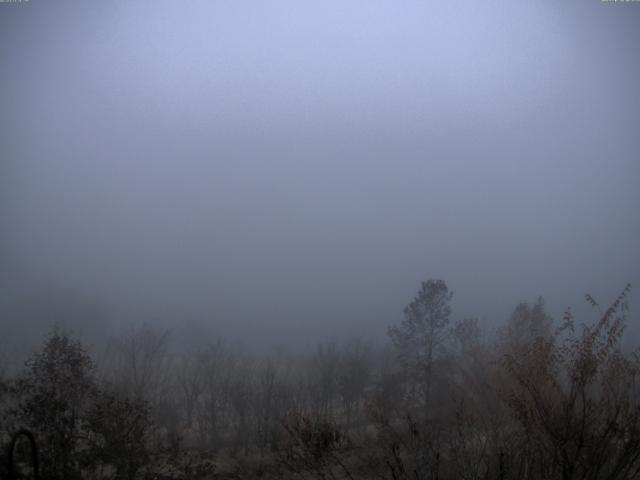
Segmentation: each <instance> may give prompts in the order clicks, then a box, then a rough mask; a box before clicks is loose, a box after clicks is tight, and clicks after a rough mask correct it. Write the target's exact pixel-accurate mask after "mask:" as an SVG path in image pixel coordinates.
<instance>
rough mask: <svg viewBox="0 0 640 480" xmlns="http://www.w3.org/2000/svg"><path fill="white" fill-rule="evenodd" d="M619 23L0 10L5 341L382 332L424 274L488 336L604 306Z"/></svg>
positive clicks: (615, 241) (556, 12) (632, 176)
mask: <svg viewBox="0 0 640 480" xmlns="http://www.w3.org/2000/svg"><path fill="white" fill-rule="evenodd" d="M639 27H640V8H639V5H638V4H635V3H613V2H600V1H596V0H593V1H580V2H578V1H566V2H555V1H547V0H542V1H538V2H521V1H513V2H498V1H489V2H418V1H410V0H406V1H405V0H403V1H397V0H395V1H382V0H379V1H367V2H365V1H360V0H352V1H348V2H345V1H334V0H325V1H323V2H310V1H280V0H278V1H272V2H244V1H242V2H237V1H234V2H231V1H226V2H221V1H216V2H205V1H198V0H194V1H191V2H176V1H154V2H151V1H149V2H143V1H136V2H131V1H128V2H125V1H105V2H80V1H77V2H63V1H60V2H44V1H39V0H32V1H28V2H27V1H23V2H20V3H1V4H0V69H1V70H0V71H1V72H2V75H1V77H0V78H1V88H0V106H1V108H0V126H1V128H0V145H1V150H0V151H1V153H2V157H1V158H0V314H1V317H0V318H1V319H0V322H1V325H2V330H4V331H5V335H6V337H5V339H12V340H11V342H14V344H19V343H20V342H25V341H26V340H25V338H27V337H29V336H36V337H37V340H36V343H37V342H39V341H40V339H41V338H42V335H43V333H44V332H45V330H44V327H43V326H44V325H49V324H51V323H52V322H55V321H61V322H63V323H64V322H65V321H67V320H68V321H71V324H72V326H73V328H75V329H78V330H80V331H81V332H83V335H85V336H86V337H90V338H92V339H97V338H100V337H101V336H104V335H107V334H108V332H109V331H110V329H112V328H114V327H115V326H117V325H123V324H128V323H129V322H149V323H154V322H156V323H157V324H158V325H163V326H172V327H176V328H178V327H184V326H188V325H191V327H190V328H191V330H190V331H191V333H190V334H189V335H192V336H193V337H198V336H201V335H202V334H203V333H202V332H207V334H209V333H210V334H211V335H221V336H225V337H227V338H230V339H233V340H234V341H235V340H240V341H242V342H244V343H246V344H247V345H249V346H251V347H252V348H258V349H264V350H268V349H270V348H273V347H274V346H278V345H281V346H287V348H293V349H297V348H304V347H306V346H308V345H312V344H315V342H317V341H319V340H322V339H326V338H332V337H344V336H347V335H363V336H366V337H369V338H373V339H376V338H383V337H384V335H385V334H386V328H387V326H388V325H390V324H391V323H394V322H396V321H398V319H399V318H401V316H402V309H403V308H404V307H405V306H406V305H407V303H408V302H409V301H410V300H411V298H412V297H413V295H414V294H415V292H416V290H417V289H418V286H419V284H420V281H422V280H425V279H428V278H444V279H446V281H447V284H448V285H449V286H450V288H451V289H452V290H453V291H454V292H455V295H454V298H453V304H452V305H453V316H454V317H456V318H463V317H467V316H477V317H480V318H481V319H482V321H483V322H484V324H485V325H486V326H488V327H491V326H493V325H496V324H497V323H498V322H501V321H502V320H504V318H506V317H507V316H508V314H509V312H510V311H511V310H512V309H513V307H514V306H515V304H516V303H517V302H520V301H525V300H535V299H536V298H537V296H538V295H542V296H543V297H544V298H545V300H546V302H547V307H548V310H549V312H550V313H551V314H552V315H553V316H554V317H556V318H558V317H560V316H561V315H562V312H563V311H564V309H565V308H566V307H567V306H569V305H571V306H574V307H575V308H577V309H578V310H579V308H581V306H582V305H583V304H584V295H585V294H586V293H590V294H592V295H594V297H597V298H598V299H602V301H603V302H606V301H608V300H611V299H613V298H615V295H617V293H618V292H619V291H620V290H621V289H622V288H623V287H624V285H626V283H627V282H630V283H632V284H633V285H638V284H639V283H640V282H639V280H640V268H639V267H640V253H639V252H638V245H639V244H640V242H639V237H640V216H639V215H638V212H639V211H640V210H639V207H640V193H639V189H638V182H639V181H640V162H639V158H638V152H640V135H638V127H639V125H640V89H639V88H638V87H639V86H640V61H639V59H638V58H639V57H638V52H637V46H638V44H640V28H639ZM634 297H635V298H637V293H634V292H633V291H632V293H631V308H632V309H631V312H632V315H631V316H632V318H631V320H633V319H634V318H633V317H634V316H637V315H636V313H635V312H637V307H636V306H635V303H637V302H635V303H634V301H633V300H634ZM634 307H635V308H634ZM630 328H631V331H632V332H636V333H635V334H634V335H635V340H637V339H638V337H637V332H639V331H640V329H638V328H635V327H634V326H633V322H632V325H631V327H630ZM634 328H635V330H634ZM185 335H186V334H185ZM8 342H9V340H7V342H6V343H8Z"/></svg>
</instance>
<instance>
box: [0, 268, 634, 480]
mask: <svg viewBox="0 0 640 480" xmlns="http://www.w3.org/2000/svg"><path fill="white" fill-rule="evenodd" d="M629 290H630V287H629V286H627V287H625V289H624V290H623V291H622V292H621V294H620V295H619V297H618V298H616V299H615V300H614V301H613V303H612V304H611V305H610V306H608V307H606V308H604V309H603V308H602V307H601V306H600V305H599V304H598V303H597V302H596V301H595V300H594V299H593V298H592V297H591V296H587V301H588V302H589V303H590V304H591V305H592V306H593V308H594V312H595V313H596V320H595V321H594V322H592V323H583V324H577V322H576V319H575V318H574V316H573V314H572V313H571V311H570V310H569V311H567V312H566V313H565V315H564V317H563V319H562V320H561V321H560V322H559V323H554V322H553V321H552V319H551V318H550V317H549V315H548V314H547V313H546V311H545V308H544V303H543V301H542V299H539V300H538V301H537V302H535V303H533V304H527V303H522V304H519V305H517V307H516V308H515V310H514V311H513V313H512V315H511V317H510V318H509V319H508V320H507V322H506V323H505V324H504V325H503V326H502V327H501V328H500V329H499V331H498V333H497V335H495V336H493V337H490V336H489V335H484V334H483V332H482V330H481V328H480V325H479V322H478V321H477V320H476V319H460V320H457V321H452V319H451V316H452V311H451V306H450V302H451V299H452V293H451V292H450V290H449V289H448V287H447V285H446V283H445V282H444V281H442V280H429V281H426V282H423V283H422V285H421V287H420V289H419V291H418V293H417V295H416V297H415V298H414V300H413V301H412V302H411V303H410V304H409V305H408V306H407V308H406V309H405V311H404V320H403V321H402V322H401V323H399V324H398V325H394V326H391V327H390V328H389V332H388V334H389V338H390V342H389V344H388V345H387V346H386V347H384V348H379V347H377V348H374V347H373V346H372V345H370V344H369V343H367V342H365V341H363V340H360V339H350V340H348V341H345V342H343V343H340V344H338V343H329V344H323V345H319V346H318V348H317V350H316V351H315V352H313V353H312V354H309V355H285V354H279V355H273V356H271V357H259V358H257V357H255V356H251V355H249V354H243V353H241V352H238V351H235V350H233V349H230V348H229V347H227V346H226V345H225V344H224V342H221V341H215V342H212V343H211V344H210V345H209V346H208V347H207V348H204V349H199V350H197V351H192V352H188V353H184V352H182V353H177V352H176V351H174V350H173V349H172V348H171V343H170V340H171V337H170V334H169V333H168V332H167V331H163V330H158V329H154V328H151V327H149V326H142V327H135V328H132V329H131V330H130V331H127V332H126V333H124V334H122V335H120V336H119V337H116V338H113V339H111V341H110V342H109V345H108V347H107V348H106V350H105V352H104V354H103V355H101V356H100V358H99V361H98V362H97V363H96V361H94V359H92V358H91V356H90V355H89V354H88V353H87V351H86V350H85V348H84V347H83V345H82V344H81V343H80V342H78V341H77V340H74V339H73V337H72V336H70V335H68V334H65V333H64V332H62V331H60V330H58V329H55V330H53V331H52V332H51V333H50V334H49V336H48V337H47V339H46V341H45V342H44V345H43V346H42V348H41V349H40V350H39V351H37V352H35V353H34V354H33V355H32V357H31V358H30V359H29V360H28V361H27V362H26V364H25V367H24V369H23V371H22V372H20V373H19V374H18V375H12V376H7V375H4V377H2V378H0V442H1V443H2V444H3V445H9V444H10V439H11V438H12V436H13V435H14V434H15V433H16V432H18V431H19V430H20V429H27V430H29V431H30V432H32V433H33V435H34V437H35V440H36V444H37V446H38V450H39V452H38V458H39V460H40V462H39V471H40V477H41V478H48V479H52V480H57V479H60V480H62V479H74V478H76V479H80V478H86V479H116V478H117V479H131V480H133V479H152V478H153V479H166V480H169V479H200V478H202V479H205V478H211V479H213V478H301V479H360V478H362V479H364V478H378V479H390V480H396V479H412V480H427V479H464V480H481V479H505V480H506V479H525V480H526V479H531V480H538V479H540V480H543V479H544V480H554V479H559V480H570V479H571V480H573V479H576V480H577V479H584V480H587V479H623V480H624V479H633V478H639V477H640V390H639V385H638V374H639V373H640V356H639V355H638V351H631V352H629V351H623V350H622V348H621V342H620V340H621V338H622V335H623V332H624V329H625V325H626V321H627V319H626V315H627V312H628V303H627V297H628V295H629ZM3 456H4V457H3V458H2V462H0V476H2V477H3V478H5V477H8V476H9V474H10V472H9V470H8V456H9V453H8V450H5V451H4V453H3ZM13 459H14V460H13V464H14V467H15V471H14V476H15V477H16V478H19V477H20V475H23V476H27V477H28V476H29V475H33V474H34V472H33V471H31V470H30V469H32V466H31V460H30V447H29V445H28V442H27V441H26V440H24V439H23V440H20V441H17V443H16V445H15V448H14V450H13Z"/></svg>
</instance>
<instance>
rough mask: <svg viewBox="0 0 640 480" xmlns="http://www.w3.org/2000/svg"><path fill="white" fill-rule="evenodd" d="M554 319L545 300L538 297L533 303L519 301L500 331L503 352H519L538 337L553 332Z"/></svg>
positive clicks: (547, 335) (544, 336) (549, 334)
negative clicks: (548, 311)
mask: <svg viewBox="0 0 640 480" xmlns="http://www.w3.org/2000/svg"><path fill="white" fill-rule="evenodd" d="M552 323H553V322H552V320H551V317H550V316H549V315H548V314H547V313H546V311H545V308H544V300H543V299H542V297H538V300H537V301H536V303H534V304H533V305H529V304H528V303H526V302H523V303H519V304H518V305H517V306H516V308H515V309H514V311H513V313H512V314H511V317H510V318H509V321H508V322H507V325H506V326H505V327H504V328H503V329H502V330H501V331H500V332H499V343H500V344H501V347H502V350H503V352H505V353H507V352H510V353H514V354H517V352H518V351H519V350H522V349H526V348H527V346H528V345H530V344H531V343H532V342H533V341H535V340H536V339H538V338H548V337H549V336H551V334H552Z"/></svg>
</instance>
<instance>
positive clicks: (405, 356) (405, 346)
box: [388, 280, 453, 403]
mask: <svg viewBox="0 0 640 480" xmlns="http://www.w3.org/2000/svg"><path fill="white" fill-rule="evenodd" d="M452 296H453V293H452V292H450V291H449V288H448V287H447V284H446V283H445V282H444V281H443V280H428V281H426V282H422V285H421V288H420V291H419V292H418V294H417V295H416V297H415V298H414V299H413V301H412V302H411V303H410V304H409V305H408V306H407V307H406V308H405V309H404V317H405V318H404V319H403V320H402V322H401V323H400V325H397V326H393V327H391V328H389V330H388V334H389V337H391V340H392V342H393V344H394V346H395V348H396V350H397V352H398V355H399V359H400V362H401V363H402V365H403V366H404V368H405V370H406V372H407V373H408V374H409V376H410V378H411V379H412V380H413V381H415V382H416V384H417V385H418V386H420V387H421V389H422V395H423V398H424V401H425V402H426V403H429V401H430V397H431V387H432V383H433V364H434V360H435V358H436V355H437V353H438V351H439V349H441V348H442V347H443V345H444V343H445V341H446V339H447V336H448V334H449V331H448V329H447V327H448V325H449V316H450V315H451V307H450V305H449V302H450V301H451V298H452Z"/></svg>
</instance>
